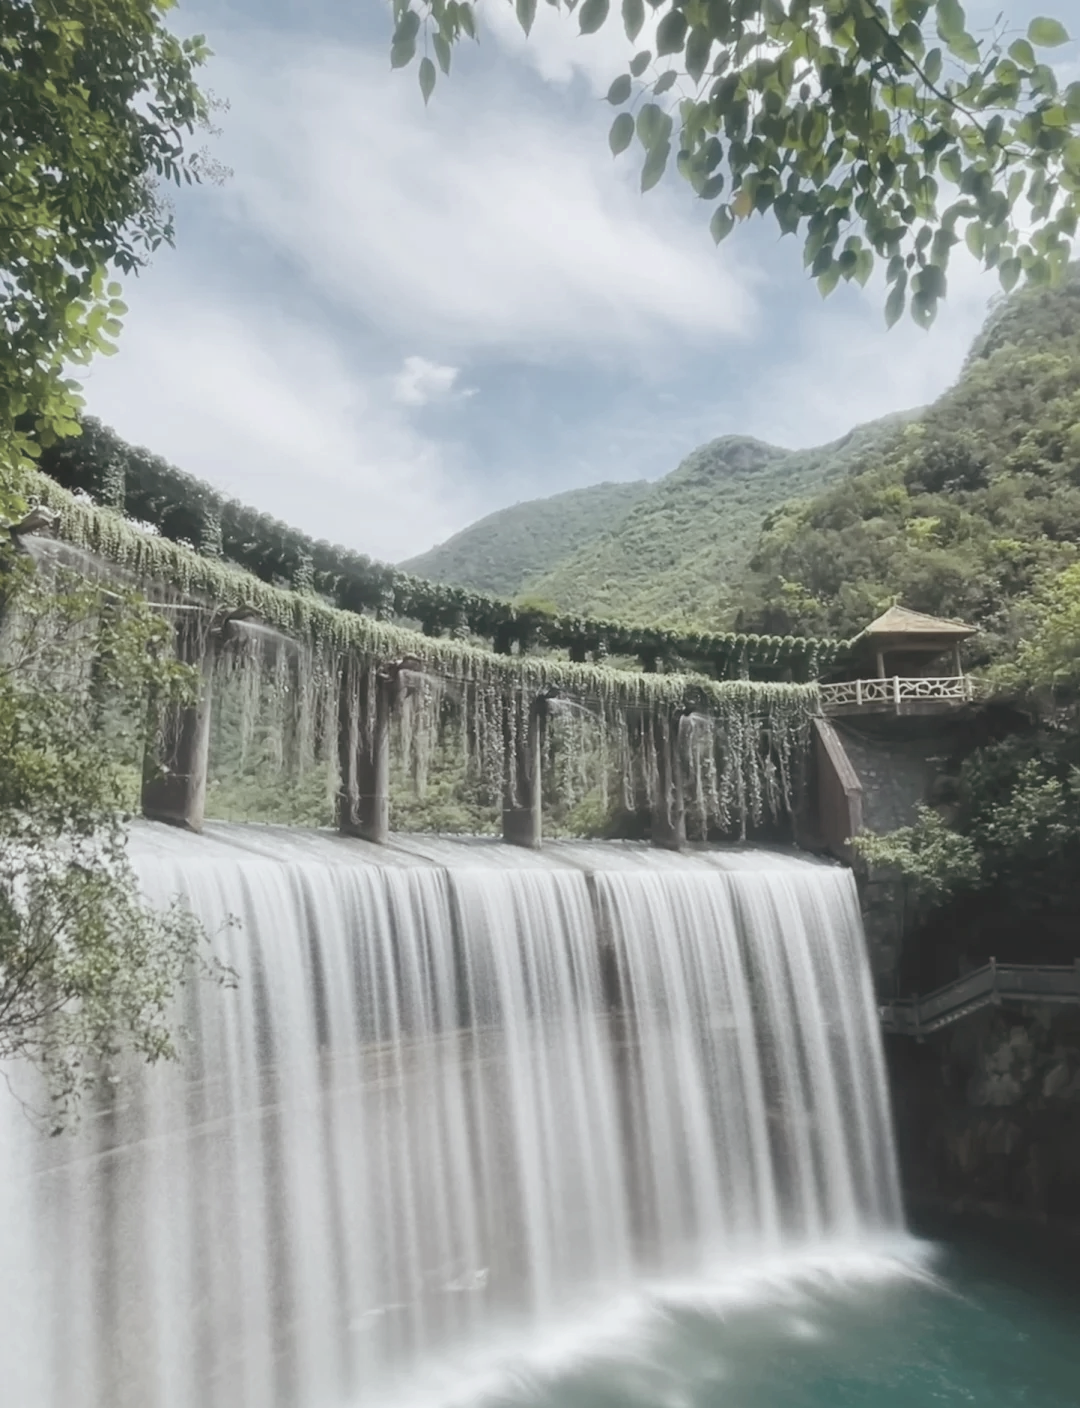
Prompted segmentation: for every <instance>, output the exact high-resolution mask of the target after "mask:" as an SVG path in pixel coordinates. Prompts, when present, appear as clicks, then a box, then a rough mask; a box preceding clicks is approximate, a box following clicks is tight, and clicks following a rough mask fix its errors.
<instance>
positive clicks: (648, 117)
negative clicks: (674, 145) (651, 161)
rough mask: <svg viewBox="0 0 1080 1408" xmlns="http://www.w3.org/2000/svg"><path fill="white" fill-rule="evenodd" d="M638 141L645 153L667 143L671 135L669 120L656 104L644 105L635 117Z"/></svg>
mask: <svg viewBox="0 0 1080 1408" xmlns="http://www.w3.org/2000/svg"><path fill="white" fill-rule="evenodd" d="M637 134H638V140H639V141H640V143H641V145H642V146H643V147H644V148H645V150H646V151H651V150H652V148H653V147H655V146H658V145H660V144H661V143H663V142H665V141H667V139H668V137H669V136H670V134H671V118H670V117H668V115H667V113H666V112H665V111H664V110H663V108H661V107H658V106H657V104H656V103H646V104H645V106H644V107H643V108H642V109H641V111H640V112H639V113H638V115H637Z"/></svg>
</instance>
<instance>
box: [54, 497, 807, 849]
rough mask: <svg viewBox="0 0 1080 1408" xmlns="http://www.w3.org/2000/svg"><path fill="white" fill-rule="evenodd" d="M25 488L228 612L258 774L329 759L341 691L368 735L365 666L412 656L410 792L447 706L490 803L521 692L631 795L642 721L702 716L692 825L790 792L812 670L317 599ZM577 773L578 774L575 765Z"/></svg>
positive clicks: (144, 566)
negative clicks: (495, 629) (645, 664)
mask: <svg viewBox="0 0 1080 1408" xmlns="http://www.w3.org/2000/svg"><path fill="white" fill-rule="evenodd" d="M35 490H36V494H35ZM26 491H27V493H28V494H29V495H31V496H36V497H39V498H40V499H41V501H42V502H43V503H44V504H46V505H47V506H48V507H50V508H51V509H52V510H53V511H55V513H56V514H57V518H58V534H59V537H60V539H61V540H62V543H63V545H64V547H63V549H62V550H63V551H64V552H67V553H75V554H78V553H79V552H80V551H88V552H89V553H91V554H94V555H95V556H96V557H97V558H99V559H104V560H105V561H106V562H107V563H109V564H112V565H113V569H114V571H115V572H116V573H117V575H118V577H119V579H121V580H123V579H124V578H127V579H128V580H129V581H131V582H132V583H133V584H138V585H143V586H146V587H147V588H148V589H152V591H153V592H154V594H155V596H156V597H157V598H159V599H160V601H161V604H162V605H163V606H165V607H166V608H168V607H169V606H170V605H177V604H179V605H183V604H186V603H192V604H195V605H199V604H201V605H202V607H203V609H204V610H206V611H207V612H208V614H211V615H212V617H213V619H214V620H216V621H218V622H219V623H221V625H222V627H223V628H226V626H227V633H228V634H229V635H230V639H232V640H233V641H234V643H233V644H232V645H230V646H229V647H228V648H227V649H223V650H222V651H221V652H220V655H219V666H218V673H219V674H221V675H222V676H223V682H224V680H225V679H226V678H227V677H228V676H229V675H230V673H231V674H232V676H233V677H234V678H235V679H236V680H237V681H239V685H238V687H239V688H240V690H241V693H242V694H243V700H242V703H241V705H240V708H239V713H238V716H237V717H238V719H239V728H240V735H239V737H240V745H239V746H240V748H241V751H243V750H244V749H246V748H248V747H249V746H250V744H251V742H252V740H254V739H255V738H256V736H257V734H258V732H259V730H260V728H261V729H262V737H263V740H264V743H267V742H268V743H269V744H270V745H271V746H272V747H273V748H274V749H275V750H276V752H277V755H278V759H279V764H278V768H277V771H276V772H275V773H272V774H271V775H275V776H276V775H281V773H282V770H283V769H284V770H285V771H288V770H289V767H290V766H292V764H293V763H295V764H296V767H294V768H293V772H294V774H295V773H296V771H297V770H299V771H300V772H303V770H304V769H305V768H308V769H310V768H316V767H317V766H319V765H321V764H329V765H330V767H331V768H332V766H333V764H334V762H335V760H336V747H337V735H338V721H339V718H340V710H341V708H342V707H343V702H342V701H343V691H344V693H345V694H346V695H347V696H348V698H349V699H350V700H351V701H352V703H351V705H350V706H349V707H352V708H354V709H356V710H358V711H359V712H358V718H359V720H360V726H361V732H362V734H365V735H366V736H370V728H371V718H372V712H371V711H372V709H373V697H374V685H373V681H374V679H375V674H374V671H375V670H377V669H378V668H379V667H382V666H385V665H386V664H387V663H389V662H392V661H399V660H410V661H412V662H413V667H412V670H413V673H414V674H416V675H418V677H419V680H420V684H419V687H418V688H417V689H416V690H413V691H406V692H405V694H404V696H403V699H404V701H405V702H404V703H403V705H402V711H401V712H402V715H403V717H404V722H403V726H402V728H401V730H400V732H401V737H402V750H401V752H402V761H403V764H404V765H405V767H406V768H407V769H409V770H410V771H411V772H412V775H413V776H414V778H415V780H416V782H417V784H418V789H419V791H420V792H421V793H422V792H423V786H424V782H425V780H426V774H427V772H428V771H429V770H430V769H429V766H428V765H429V762H430V759H431V757H432V756H433V754H434V752H435V747H436V743H437V742H438V740H439V739H441V738H444V737H445V732H446V726H447V722H448V720H450V721H452V727H454V728H456V730H457V743H458V751H459V753H460V754H461V755H462V756H464V758H465V761H466V766H467V770H468V775H469V777H470V779H471V782H472V784H473V787H474V789H476V794H477V795H479V796H480V797H481V798H485V797H486V798H487V800H488V803H489V804H495V805H498V804H501V800H502V798H503V797H504V796H506V795H507V793H506V790H505V789H506V782H507V774H506V767H507V763H506V760H507V758H508V756H512V755H513V752H514V747H515V738H514V735H513V724H512V719H513V717H515V716H516V713H517V712H518V705H519V701H521V700H522V699H525V700H529V701H531V700H533V699H535V698H537V697H538V696H541V695H544V696H547V697H555V698H565V699H567V700H569V701H572V702H573V704H574V706H575V707H576V708H577V709H578V710H579V712H580V713H581V716H582V717H584V716H587V717H588V719H589V720H591V724H590V728H589V729H570V730H563V731H562V732H563V735H564V738H565V739H566V748H564V750H563V751H564V752H566V751H567V750H574V749H576V750H577V756H578V757H580V758H584V756H585V754H586V753H589V754H590V755H595V756H597V757H599V758H601V759H604V760H606V761H605V762H603V763H602V765H601V774H602V775H603V776H612V777H614V779H615V786H616V787H618V788H621V789H622V793H623V796H624V798H625V800H626V803H627V805H628V806H631V807H632V806H635V805H637V804H638V803H639V801H641V800H642V799H643V800H644V801H645V802H646V803H648V802H650V801H651V800H652V791H651V790H650V789H655V786H656V781H655V778H656V775H657V763H656V757H655V752H654V751H650V750H654V747H655V745H654V741H653V731H652V730H653V722H654V721H655V720H658V719H665V720H666V719H670V718H672V717H675V716H678V715H682V714H687V713H692V714H693V715H694V716H695V717H699V718H700V719H702V720H703V721H704V727H703V728H702V729H700V730H698V732H697V734H696V735H695V737H697V738H698V742H697V744H696V745H695V746H696V750H697V751H696V758H695V760H694V769H693V773H694V776H695V778H696V779H697V785H696V791H695V798H694V806H695V810H696V814H697V815H698V817H699V819H700V822H701V824H702V825H705V826H707V825H716V826H719V827H721V828H725V829H730V828H731V827H735V828H736V829H737V830H738V829H741V828H743V827H745V825H746V824H747V823H760V822H762V821H764V820H766V819H769V818H777V817H779V816H782V815H784V814H786V813H787V812H789V811H790V809H791V807H792V805H793V802H794V796H795V789H796V785H797V779H798V771H799V764H800V761H801V758H802V756H803V754H804V752H805V748H806V744H807V739H808V732H809V726H810V719H811V717H812V715H813V713H814V712H815V711H816V709H817V689H816V686H815V685H813V684H783V683H767V682H754V681H750V680H729V681H722V680H716V679H713V678H710V677H707V676H703V675H690V674H685V673H676V672H668V673H660V672H643V671H629V670H618V669H613V668H611V667H609V666H605V665H595V664H588V663H584V662H575V661H572V660H565V659H557V658H555V657H554V656H553V655H551V654H544V653H535V654H529V653H526V654H517V655H510V654H500V653H497V652H493V651H490V650H484V649H481V648H480V647H478V646H476V645H473V644H470V643H469V642H467V641H463V640H459V639H455V638H452V637H449V638H447V637H442V638H439V637H434V636H425V635H422V634H419V633H417V632H415V631H410V630H407V629H404V628H402V627H401V626H398V625H393V624H390V623H388V622H386V621H382V620H379V619H377V618H376V617H374V616H371V615H364V614H361V613H358V612H355V611H348V610H341V609H339V608H337V607H334V606H330V605H328V604H327V603H326V602H325V601H323V600H322V599H321V598H320V597H319V596H317V595H315V594H313V593H301V592H297V591H294V590H290V589H287V588H283V587H279V586H273V585H271V584H269V583H266V582H264V581H262V580H260V579H259V578H256V577H254V576H252V575H251V574H249V573H246V572H243V571H241V570H240V569H239V568H237V567H236V566H234V565H232V564H230V563H227V562H225V561H223V560H221V559H220V558H216V557H210V556H204V555H202V554H200V553H198V552H196V551H195V550H194V549H193V548H191V547H189V546H187V545H185V544H182V543H178V542H174V541H171V540H169V539H166V538H163V537H160V536H155V535H152V534H148V533H145V532H142V531H139V530H138V529H137V528H135V527H134V526H133V525H132V524H131V523H130V522H129V521H127V520H126V519H124V518H122V517H121V516H120V515H119V514H117V513H116V512H115V511H110V510H107V509H99V508H96V507H94V506H93V505H92V504H90V503H88V502H85V501H79V500H77V499H76V498H75V497H74V496H73V495H71V494H69V493H68V492H67V491H65V490H63V489H61V488H60V487H59V486H58V485H57V484H56V483H55V482H53V481H52V480H50V479H48V478H46V477H45V476H43V475H36V476H35V477H34V480H33V483H30V482H27V484H26ZM230 617H232V618H236V617H248V618H252V617H253V618H256V621H257V623H258V624H257V625H249V624H248V623H247V622H245V621H239V622H234V624H232V625H227V623H228V621H229V618H230ZM778 644H779V643H778ZM571 712H573V711H571ZM508 728H509V729H510V732H509V733H508V731H507V730H508ZM571 771H572V772H573V771H574V769H572V770H571ZM576 772H577V773H579V774H581V775H582V777H584V764H582V765H581V766H580V767H576ZM568 776H569V774H568ZM511 790H512V783H511ZM303 795H304V796H308V795H309V794H308V793H307V792H305V793H304V794H303ZM583 795H584V791H583Z"/></svg>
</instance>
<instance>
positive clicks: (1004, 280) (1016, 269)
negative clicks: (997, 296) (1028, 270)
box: [998, 257, 1023, 293]
mask: <svg viewBox="0 0 1080 1408" xmlns="http://www.w3.org/2000/svg"><path fill="white" fill-rule="evenodd" d="M1022 272H1023V266H1022V265H1021V263H1020V260H1019V259H1016V258H1015V257H1014V258H1012V259H1005V260H1002V263H1001V267H1000V268H999V269H998V278H999V279H1000V280H1001V287H1002V288H1003V289H1004V290H1005V292H1006V293H1012V291H1013V289H1014V288H1015V287H1016V285H1017V284H1018V283H1019V282H1020V275H1021V273H1022Z"/></svg>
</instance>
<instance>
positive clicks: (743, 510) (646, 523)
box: [530, 417, 904, 629]
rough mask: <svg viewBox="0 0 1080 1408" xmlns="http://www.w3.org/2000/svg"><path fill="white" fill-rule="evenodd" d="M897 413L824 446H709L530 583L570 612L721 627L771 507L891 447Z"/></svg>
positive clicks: (737, 442)
mask: <svg viewBox="0 0 1080 1408" xmlns="http://www.w3.org/2000/svg"><path fill="white" fill-rule="evenodd" d="M903 423H904V421H903V418H902V417H889V418H888V419H886V420H883V421H878V422H875V423H874V424H872V425H868V426H862V427H860V428H859V429H857V430H854V431H852V432H851V433H850V434H849V435H847V436H845V437H844V438H843V439H842V440H839V441H836V442H835V443H834V444H831V445H826V446H824V447H822V448H821V449H814V450H801V451H796V452H791V451H788V450H781V449H778V448H777V447H776V446H774V445H765V444H762V443H761V442H760V441H758V440H750V439H746V438H743V437H740V436H725V437H723V438H722V439H719V440H713V441H711V442H710V443H709V444H707V445H702V446H701V447H700V448H699V449H697V450H695V451H694V452H693V453H692V454H690V455H688V456H687V458H686V459H685V460H683V462H682V464H681V465H679V467H678V469H676V470H675V471H674V472H673V473H671V474H669V475H667V477H666V478H664V479H661V480H660V481H659V482H658V483H657V484H656V485H655V486H654V488H653V492H652V493H651V494H649V495H648V496H647V497H646V498H644V499H642V501H641V502H640V503H639V504H637V505H636V506H635V507H634V508H633V509H631V511H630V512H629V513H628V514H627V515H626V517H625V518H624V519H623V521H622V523H620V524H617V525H615V526H614V527H613V528H611V529H610V530H609V531H608V532H607V533H605V534H604V535H603V536H602V537H601V538H599V539H598V540H597V541H595V542H593V543H590V544H588V545H587V546H586V547H583V548H582V549H579V551H578V552H577V553H575V554H572V555H570V556H568V557H567V558H566V559H565V560H564V561H562V562H560V563H559V564H557V565H556V566H555V567H554V568H553V569H552V570H551V571H550V572H548V573H547V574H546V575H545V576H542V577H539V578H537V579H535V580H534V581H533V582H532V583H531V584H530V585H531V590H532V591H533V592H534V593H535V594H536V595H537V596H539V597H543V598H547V599H550V600H551V601H554V602H555V603H556V604H557V605H559V606H560V607H562V608H563V609H565V610H572V611H581V612H586V611H589V612H594V613H595V614H596V615H598V616H605V615H611V614H615V615H618V616H620V617H622V618H624V619H632V620H643V621H662V622H665V623H672V624H674V623H679V624H688V625H699V626H703V627H711V628H713V629H715V628H717V627H718V626H719V625H720V624H725V625H726V624H728V623H729V622H730V620H731V618H732V617H733V615H734V614H735V612H736V611H737V609H738V606H739V604H740V596H739V591H740V587H741V583H742V581H743V579H744V577H745V575H746V570H747V562H748V559H749V557H750V554H751V552H752V550H753V546H754V543H755V541H756V539H757V536H758V533H759V531H760V527H761V522H762V519H763V518H764V516H765V514H766V513H768V512H769V511H770V510H771V509H773V508H775V507H776V506H777V505H779V504H781V503H783V502H784V500H786V499H788V498H791V497H792V496H794V495H798V494H805V493H812V492H814V491H816V490H818V489H819V488H820V487H821V486H822V485H823V484H826V483H828V482H829V480H830V479H832V478H834V477H836V476H837V475H840V474H843V473H844V471H845V469H847V468H848V467H849V466H850V465H851V464H852V462H853V460H855V459H857V457H858V456H860V455H863V454H867V453H870V452H871V451H872V450H873V449H876V448H877V447H878V446H879V445H888V444H891V443H892V441H893V440H894V439H895V438H896V436H897V435H898V433H899V431H900V430H901V429H902V426H903Z"/></svg>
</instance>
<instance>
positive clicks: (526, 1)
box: [514, 0, 536, 34]
mask: <svg viewBox="0 0 1080 1408" xmlns="http://www.w3.org/2000/svg"><path fill="white" fill-rule="evenodd" d="M514 9H515V10H516V11H517V17H518V24H519V25H521V27H522V29H523V30H524V31H525V33H526V34H528V33H529V31H530V30H531V29H532V27H533V20H535V19H536V0H514Z"/></svg>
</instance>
